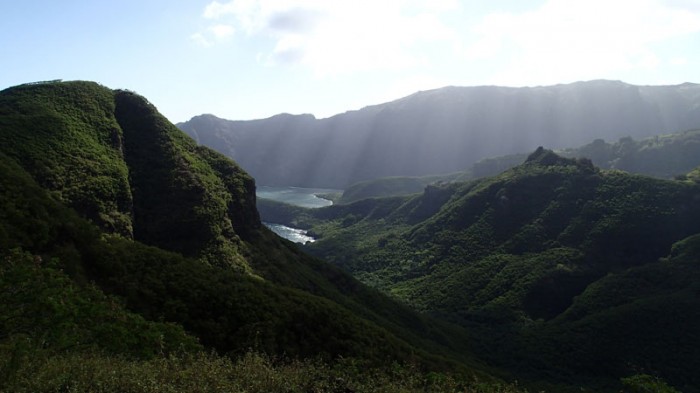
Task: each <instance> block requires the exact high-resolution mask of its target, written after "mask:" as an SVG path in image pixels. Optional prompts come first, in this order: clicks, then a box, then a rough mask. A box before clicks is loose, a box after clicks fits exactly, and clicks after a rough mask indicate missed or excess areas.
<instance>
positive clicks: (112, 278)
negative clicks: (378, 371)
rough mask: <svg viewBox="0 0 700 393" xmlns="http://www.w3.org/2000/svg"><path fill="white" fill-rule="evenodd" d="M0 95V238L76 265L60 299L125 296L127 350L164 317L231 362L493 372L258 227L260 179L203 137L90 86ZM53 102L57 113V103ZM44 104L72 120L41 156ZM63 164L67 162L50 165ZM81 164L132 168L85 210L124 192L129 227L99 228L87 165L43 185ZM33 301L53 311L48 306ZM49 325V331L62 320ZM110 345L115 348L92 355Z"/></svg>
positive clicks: (456, 333)
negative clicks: (356, 363)
mask: <svg viewBox="0 0 700 393" xmlns="http://www.w3.org/2000/svg"><path fill="white" fill-rule="evenodd" d="M47 92H48V93H47ZM0 97H1V98H2V100H3V101H2V106H0V111H1V113H2V116H0V121H2V122H4V123H2V124H5V125H8V127H5V128H0V137H2V138H4V139H3V140H7V141H9V142H8V143H7V144H3V145H0V169H2V170H1V171H0V185H1V186H2V187H0V218H1V219H0V247H2V251H3V252H4V251H6V250H9V249H11V248H23V249H24V250H26V251H27V252H30V253H31V255H36V256H38V257H40V258H41V260H43V261H55V262H52V263H55V265H51V268H52V269H56V270H62V271H64V272H65V274H67V276H66V278H65V280H67V281H65V283H66V285H59V286H57V288H58V289H56V292H57V293H59V294H60V293H62V292H64V291H66V292H70V291H73V290H75V291H78V292H79V293H83V292H80V291H88V292H85V293H88V294H90V293H97V294H102V291H103V292H104V293H105V294H107V295H106V296H107V299H112V300H107V302H108V303H109V302H114V303H115V304H119V307H122V304H123V307H125V309H126V310H129V311H124V312H126V313H128V316H127V317H123V315H122V314H120V313H119V312H117V311H115V313H113V314H109V313H107V314H105V315H102V314H100V315H102V316H103V317H104V318H105V320H109V318H118V319H119V318H121V319H119V320H122V319H124V318H126V321H127V322H128V321H130V322H129V323H130V325H129V326H127V327H124V328H123V329H122V327H121V326H120V325H118V328H119V329H122V330H119V332H118V333H119V334H116V333H115V334H114V337H115V338H119V337H124V336H123V335H121V334H122V333H123V334H124V335H133V340H130V339H128V338H124V339H123V340H122V341H120V343H121V344H123V345H134V346H138V345H137V344H134V340H136V339H140V338H139V337H141V336H140V334H143V335H145V337H144V338H143V339H144V340H146V339H147V338H148V337H150V335H151V333H152V328H150V327H149V326H152V325H151V324H154V323H155V322H147V321H161V322H158V323H156V324H155V325H153V326H156V327H158V326H161V325H162V326H166V327H167V326H173V325H170V324H171V323H173V324H178V326H176V330H177V329H182V328H184V329H185V330H186V331H187V332H188V333H189V334H192V335H194V336H195V337H196V338H198V339H199V340H200V341H201V343H202V344H203V345H204V346H205V347H207V348H213V349H215V350H217V351H219V352H220V353H226V354H229V355H231V356H236V355H240V354H242V353H245V352H246V351H247V350H249V349H250V348H254V349H256V350H257V351H258V352H259V353H266V354H269V355H271V356H272V355H280V354H286V355H288V356H292V357H299V358H306V357H320V358H323V359H328V360H331V359H335V358H337V357H339V356H343V357H352V358H357V359H360V360H361V361H363V362H365V363H366V364H382V363H386V362H391V361H406V362H414V363H416V364H417V365H419V366H420V367H425V368H426V369H435V370H447V369H451V370H455V371H456V372H458V373H460V374H465V375H482V376H484V377H485V378H489V377H488V376H486V374H484V373H482V372H481V371H478V370H481V369H485V367H484V366H483V365H479V364H478V363H477V362H475V361H474V360H473V358H472V357H471V354H470V352H469V351H468V350H467V344H466V343H467V340H465V339H464V338H463V335H464V330H463V329H461V328H458V327H455V326H452V325H448V324H444V323H442V322H436V321H434V320H431V319H430V318H427V317H423V316H420V315H418V314H416V313H415V312H414V311H413V310H411V309H410V308H408V307H407V306H405V305H401V304H398V303H396V302H395V301H393V300H391V299H390V298H388V297H387V296H385V295H382V294H381V293H379V292H378V291H376V290H371V289H368V288H367V287H365V286H363V285H361V284H360V283H359V282H357V281H356V280H354V279H353V278H352V277H350V276H349V275H348V274H346V273H344V272H342V271H340V270H339V269H337V268H335V267H332V266H330V265H328V264H326V263H324V262H322V261H320V260H318V259H314V258H311V257H309V256H307V255H305V254H304V253H302V252H300V251H299V250H298V249H297V248H296V247H295V246H293V245H291V244H289V243H287V242H284V241H283V240H281V239H279V238H277V237H276V236H274V235H273V234H272V233H271V232H269V231H268V230H266V229H265V228H264V227H262V226H261V224H260V220H259V218H258V213H257V210H256V208H255V187H254V182H253V180H252V178H251V177H250V176H248V175H247V174H246V173H245V172H244V171H242V170H241V169H240V167H238V166H237V165H236V164H235V163H233V162H231V161H230V160H228V159H226V158H224V157H223V156H221V155H219V154H217V153H215V152H213V151H211V150H209V149H207V148H203V147H198V146H196V145H195V144H194V143H193V142H192V141H191V140H190V139H188V138H187V137H186V136H185V135H184V134H182V133H181V132H179V131H178V130H177V129H175V128H174V126H172V124H170V123H168V122H167V120H165V118H163V117H162V116H161V115H160V114H158V112H157V111H156V109H155V107H154V106H153V105H152V104H150V103H149V102H148V101H147V100H145V99H144V98H143V97H140V96H138V95H136V94H134V93H132V92H127V91H110V90H108V89H106V88H104V87H101V86H99V85H96V84H93V83H87V82H66V83H57V82H51V83H46V84H39V85H32V86H21V87H18V88H12V89H8V90H5V91H3V92H2V93H0ZM76 97H77V98H76ZM93 99H94V100H96V102H92V100H93ZM28 103H31V104H32V105H30V104H28ZM34 104H36V105H34ZM54 106H55V107H56V108H58V109H56V110H53V109H51V110H49V109H46V108H53V107H54ZM18 108H19V109H18ZM94 111H96V112H97V113H93V112H94ZM45 112H46V113H48V112H50V116H49V117H50V121H49V120H47V121H46V124H47V127H48V124H49V123H51V124H53V123H56V124H62V122H65V123H66V124H68V123H70V127H63V128H60V127H58V128H55V129H52V130H51V138H49V139H48V140H53V141H55V143H53V144H52V145H51V146H50V148H46V149H44V150H42V149H43V148H44V147H43V145H42V144H41V143H42V142H41V141H42V139H41V138H42V137H43V134H42V132H43V131H42V130H44V129H43V128H41V127H39V128H33V127H31V126H30V123H33V122H37V123H41V121H40V119H41V118H42V116H44V113H45ZM64 117H65V118H64ZM73 117H74V118H75V119H73ZM18 119H20V120H22V121H19V120H18ZM76 119H77V120H76ZM85 119H88V120H89V121H87V120H85ZM41 124H43V123H41ZM112 127H114V128H112ZM102 129H110V130H115V134H114V135H117V134H118V136H119V138H118V142H119V143H118V144H116V139H114V140H113V139H111V138H105V137H104V135H102V134H99V133H97V131H99V130H102ZM94 134H96V135H97V136H95V135H94ZM100 138H102V139H100ZM68 142H70V143H68ZM35 145H36V146H35ZM37 146H38V147H37ZM115 146H118V148H116V147H115ZM47 149H48V150H51V151H50V152H48V153H46V155H45V157H44V158H45V161H46V162H45V164H46V165H45V166H44V167H41V168H43V169H41V168H39V169H37V166H36V165H34V164H33V162H34V161H32V160H29V159H27V158H26V157H25V155H24V154H18V152H25V153H27V157H30V158H31V157H43V155H44V152H45V151H48V150H47ZM29 153H31V154H29ZM98 153H99V154H98ZM56 157H64V158H66V160H65V161H61V162H54V160H57V159H58V158H56ZM73 157H91V159H94V160H96V161H98V162H97V163H96V164H95V165H93V167H94V168H97V169H100V168H102V166H101V165H102V164H104V162H110V165H111V166H110V167H115V168H122V169H124V171H123V172H119V171H117V172H119V173H121V174H128V175H125V176H123V177H122V178H119V176H121V175H119V173H117V174H115V175H114V176H116V178H119V179H121V180H119V181H118V182H117V183H115V184H116V185H115V188H114V189H112V188H110V190H111V191H109V192H106V193H103V194H99V193H88V194H85V195H84V196H85V198H87V200H88V202H89V203H87V204H86V205H84V206H83V205H81V206H82V207H85V206H93V205H94V206H98V205H99V206H102V205H101V204H103V202H104V201H109V200H112V199H113V196H114V195H127V194H128V195H129V198H130V199H129V203H128V204H127V206H128V208H127V209H124V211H123V213H124V216H123V218H124V219H125V220H127V221H128V222H129V228H130V230H129V231H126V232H123V231H118V230H115V229H114V228H111V227H109V226H105V225H103V223H102V222H100V221H99V220H96V219H95V218H94V217H92V216H91V215H90V214H89V212H88V211H87V210H85V209H82V208H81V206H77V205H76V204H75V203H73V202H72V201H71V200H70V199H67V198H66V195H68V194H66V192H67V191H66V190H67V189H68V188H70V187H72V186H76V187H78V188H80V189H84V187H85V185H87V184H91V182H92V181H93V180H94V176H92V177H91V176H88V175H87V174H85V173H83V172H77V173H78V176H77V177H76V178H75V179H73V180H71V181H72V183H71V184H70V185H69V184H68V183H66V182H54V183H51V184H48V183H43V182H44V180H45V179H46V178H52V179H53V178H57V177H56V176H58V175H57V173H58V174H60V173H59V172H60V171H61V170H63V169H62V168H64V169H65V168H69V169H70V168H72V166H71V165H85V166H87V167H89V166H90V163H88V162H86V161H81V160H78V161H73ZM37 159H38V158H37ZM42 159H43V158H42ZM66 170H68V169H66ZM70 170H72V169H70ZM120 170H121V169H120ZM52 176H53V177H52ZM105 176H106V175H105ZM59 177H60V176H59ZM88 188H89V187H88ZM115 190H116V191H115ZM112 191H114V192H112ZM71 195H72V194H71ZM110 198H112V199H110ZM104 203H105V204H104V206H107V205H109V203H107V202H104ZM110 206H111V205H110ZM385 210H386V209H385ZM117 211H120V212H121V210H119V209H117ZM110 214H111V213H110ZM120 214H121V213H120ZM86 219H87V220H86ZM95 224H97V225H95ZM98 225H99V226H98ZM42 271H44V270H42ZM62 274H63V273H62ZM39 276H40V277H41V278H40V279H37V280H39V281H41V280H44V279H48V278H46V276H45V275H39ZM13 277H15V278H13V279H12V280H11V281H10V282H8V283H7V285H9V286H10V287H12V286H14V285H19V286H22V285H25V284H26V283H25V281H26V280H27V278H26V277H24V276H22V277H20V276H13ZM23 277H24V278H23ZM68 277H69V278H68ZM23 280H24V281H23ZM68 284H70V285H68ZM71 288H73V289H71ZM90 291H92V292H90ZM95 291H96V292H95ZM66 296H68V295H66ZM70 296H72V295H70ZM70 296H69V298H70ZM81 296H83V295H81ZM85 296H87V295H85ZM100 296H105V295H100ZM111 296H118V297H117V298H113V297H111ZM81 299H82V297H81ZM100 299H101V298H100V297H99V296H98V295H94V296H93V295H90V296H89V299H87V300H85V302H86V304H87V305H86V307H93V308H95V309H97V310H101V309H102V308H103V307H102V306H101V304H102V303H101V302H102V300H100ZM114 299H119V300H114ZM32 302H36V305H35V306H36V307H43V306H42V304H43V303H41V301H40V299H33V300H32ZM32 307H34V306H32ZM120 310H121V308H120ZM90 315H92V314H89V313H88V314H87V316H86V317H84V318H83V317H81V318H80V319H78V320H77V321H76V322H75V323H74V325H75V326H76V327H75V329H77V330H75V329H74V330H75V331H77V332H79V334H78V336H76V337H78V338H75V337H73V336H70V335H68V336H67V337H73V338H70V339H71V340H73V339H75V340H78V339H81V340H82V338H84V337H87V336H88V335H89V334H91V333H89V332H91V331H92V330H91V329H92V328H99V327H100V326H101V323H100V322H99V321H98V322H95V321H94V320H92V319H90V318H92V317H91V316H90ZM122 317H123V318H122ZM134 318H136V319H134ZM138 318H141V319H138ZM134 321H136V322H134ZM162 321H165V322H162ZM159 324H160V325H159ZM84 325H92V326H84ZM71 326H73V325H71ZM105 326H106V327H105V328H107V327H108V326H109V325H108V324H106V325H105ZM37 328H38V330H37V332H38V333H37V334H43V333H41V332H46V329H49V330H50V329H51V327H49V326H47V325H46V324H43V325H42V324H37ZM71 329H73V328H71ZM115 329H116V328H115ZM149 329H151V330H149ZM153 329H155V328H153ZM158 329H160V328H158ZM163 329H165V328H163ZM74 330H70V331H68V333H71V332H73V331H74ZM68 333H66V334H68ZM71 334H72V333H71ZM63 335H64V334H63V333H60V335H59V336H61V337H63ZM90 337H92V336H90ZM91 339H92V338H91ZM62 340H63V339H62ZM66 340H67V339H66ZM64 341H65V340H64ZM13 342H14V341H13ZM18 342H21V340H20V341H18ZM137 342H138V340H137ZM8 345H9V344H8ZM12 345H14V344H12ZM18 345H19V344H18ZM96 345H97V344H96ZM110 345H112V344H110ZM115 345H116V344H115ZM91 348H92V347H91ZM110 348H111V347H109V346H108V345H107V344H104V343H103V344H99V345H97V348H96V349H95V350H97V351H98V352H99V351H106V350H111V349H110ZM115 348H116V349H114V350H113V353H116V354H119V355H124V356H126V355H129V354H130V351H135V349H133V348H132V347H128V348H121V349H120V348H119V347H115ZM149 348H151V347H149V346H148V345H146V344H144V345H143V350H144V351H150V349H149ZM67 352H68V353H70V352H71V351H70V350H68V351H67ZM53 356H54V354H51V356H50V357H53ZM56 356H58V355H56Z"/></svg>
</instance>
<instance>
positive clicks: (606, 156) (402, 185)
mask: <svg viewBox="0 0 700 393" xmlns="http://www.w3.org/2000/svg"><path fill="white" fill-rule="evenodd" d="M556 152H557V154H560V155H562V156H564V157H570V158H587V159H590V160H591V161H592V162H593V164H594V165H596V166H597V167H599V168H602V169H619V170H623V171H626V172H630V173H637V174H642V175H648V176H653V177H658V178H661V179H671V178H675V177H677V178H679V179H685V178H686V177H687V176H690V177H692V175H691V174H688V175H686V173H688V172H689V171H691V170H692V169H694V168H696V167H698V166H699V165H700V130H689V131H685V132H680V133H676V134H668V135H656V136H653V137H650V138H645V139H641V140H634V139H632V138H630V137H625V138H620V140H619V141H617V142H614V143H607V142H605V141H604V140H602V139H596V140H595V141H593V142H591V143H589V144H587V145H584V146H581V147H578V148H570V149H562V150H557V151H556ZM526 158H527V154H511V155H507V156H499V157H491V158H485V159H483V160H480V161H478V162H476V163H474V164H473V165H472V166H471V167H469V168H468V169H467V170H465V171H463V172H457V173H453V174H447V175H435V176H423V177H386V178H379V179H374V180H369V181H365V182H360V183H356V184H353V185H352V186H350V187H348V188H347V189H346V190H345V192H344V194H343V196H342V197H341V198H340V199H339V200H338V201H336V202H338V203H346V204H347V203H352V202H355V201H358V200H360V199H363V198H377V197H389V196H401V195H410V194H416V193H420V192H422V191H423V189H424V188H425V186H427V185H428V184H434V183H445V182H454V181H458V182H465V181H470V180H475V179H480V178H484V177H489V176H496V175H498V174H500V173H501V172H503V171H506V170H508V169H510V168H513V167H515V166H518V165H520V164H521V163H523V161H525V159H526ZM266 219H267V218H266Z"/></svg>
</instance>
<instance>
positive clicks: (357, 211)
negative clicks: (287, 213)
mask: <svg viewBox="0 0 700 393" xmlns="http://www.w3.org/2000/svg"><path fill="white" fill-rule="evenodd" d="M699 198H700V188H699V187H698V185H697V183H695V182H691V181H668V180H657V179H653V178H649V177H644V176H639V175H630V174H627V173H624V172H621V171H602V170H599V169H597V168H595V167H594V166H593V165H592V164H591V162H590V161H589V160H585V159H568V158H562V157H560V156H557V155H556V154H554V153H552V152H551V151H547V150H544V149H538V150H537V151H536V152H535V153H533V154H531V155H530V156H529V157H528V159H527V160H526V162H525V163H524V164H522V165H520V166H518V167H515V168H513V169H511V170H508V171H506V172H504V173H502V174H501V175H498V176H495V177H492V178H485V179H481V180H477V181H472V182H467V183H451V184H446V185H441V186H429V187H427V188H426V190H425V192H424V193H423V194H422V195H420V196H415V197H396V198H386V199H367V200H363V201H360V202H357V203H354V204H350V205H344V206H332V207H328V208H322V209H317V210H310V211H305V212H303V215H297V216H294V215H292V216H291V219H303V220H304V222H305V224H306V225H307V227H309V228H310V230H311V231H312V232H314V233H315V234H317V235H318V236H319V237H320V239H319V240H318V241H317V242H315V243H313V244H311V245H307V246H306V247H305V249H307V250H308V251H310V252H311V253H313V254H315V255H318V256H321V257H323V258H325V259H327V260H329V261H331V262H333V263H334V264H336V265H338V266H341V267H343V268H344V269H346V270H348V271H351V272H352V273H353V274H354V275H355V276H356V277H358V278H360V279H361V280H362V281H363V282H365V283H367V284H370V285H372V286H374V287H377V288H380V289H382V290H383V291H386V292H388V293H391V294H393V295H394V296H396V297H397V298H399V299H402V300H403V301H405V302H407V303H408V304H410V305H412V306H413V307H414V308H416V309H418V310H422V311H425V312H428V313H430V314H432V315H434V316H439V317H441V318H444V319H446V320H450V321H453V322H456V323H459V324H461V325H462V326H465V327H468V328H469V329H470V331H471V332H472V334H473V335H474V337H475V338H476V342H477V343H479V345H480V348H478V349H477V351H478V353H480V355H481V356H483V357H485V358H487V359H490V361H491V362H492V364H495V365H498V366H500V367H506V368H508V369H509V370H511V371H513V372H514V373H516V374H518V375H520V376H521V378H524V379H526V380H540V381H543V380H546V381H560V382H564V383H568V384H572V385H581V386H589V387H596V389H615V386H616V381H617V380H618V379H619V378H620V377H625V376H628V375H633V374H637V373H640V372H649V373H652V374H656V375H658V376H660V377H662V378H664V379H666V380H668V381H670V382H671V383H672V384H674V385H675V386H677V387H682V391H684V392H686V391H687V392H693V391H697V388H696V387H697V386H700V380H698V377H697V373H696V370H697V368H698V366H700V365H699V364H698V363H697V360H694V359H697V356H695V355H697V351H696V350H695V349H696V348H699V347H700V341H698V336H697V334H696V332H697V327H698V323H700V318H698V317H699V315H698V314H697V309H698V308H697V306H698V301H699V299H698V297H697V290H696V289H694V288H695V286H696V284H695V283H694V282H693V277H694V276H695V275H696V274H697V273H698V270H697V269H698V265H697V264H696V263H694V262H696V261H698V260H700V254H698V253H697V251H698V249H697V247H693V246H692V245H693V244H695V243H696V240H697V239H695V237H691V238H688V239H686V240H684V239H685V238H687V237H689V236H692V235H694V234H697V233H700V205H698V204H697V201H698V199H699ZM677 242H679V243H677ZM674 244H675V246H674ZM663 258H666V259H663ZM660 260H662V262H659V261H660ZM542 386H545V385H542Z"/></svg>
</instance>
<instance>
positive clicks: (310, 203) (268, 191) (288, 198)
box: [255, 186, 343, 244]
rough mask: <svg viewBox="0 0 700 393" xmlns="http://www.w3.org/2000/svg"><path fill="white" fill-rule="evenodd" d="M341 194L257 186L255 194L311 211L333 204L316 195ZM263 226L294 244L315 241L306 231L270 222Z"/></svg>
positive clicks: (326, 190) (310, 189) (322, 189)
mask: <svg viewBox="0 0 700 393" xmlns="http://www.w3.org/2000/svg"><path fill="white" fill-rule="evenodd" d="M342 192H343V191H342V190H333V189H327V188H302V187H270V186H258V187H257V191H256V193H255V194H256V195H257V197H258V198H265V199H271V200H273V201H277V202H284V203H288V204H290V205H295V206H301V207H305V208H310V209H313V208H319V207H324V206H330V205H332V204H333V202H332V201H330V200H328V199H323V198H320V197H319V196H318V195H323V194H334V193H342ZM263 224H265V226H267V227H268V228H270V229H271V230H272V231H273V232H275V233H276V234H277V235H279V236H281V237H283V238H285V239H287V240H291V241H293V242H295V243H302V244H304V243H307V242H314V240H315V239H314V238H313V237H311V236H308V235H307V234H306V231H305V230H303V229H299V228H292V227H288V226H286V225H282V224H276V223H271V222H263Z"/></svg>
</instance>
